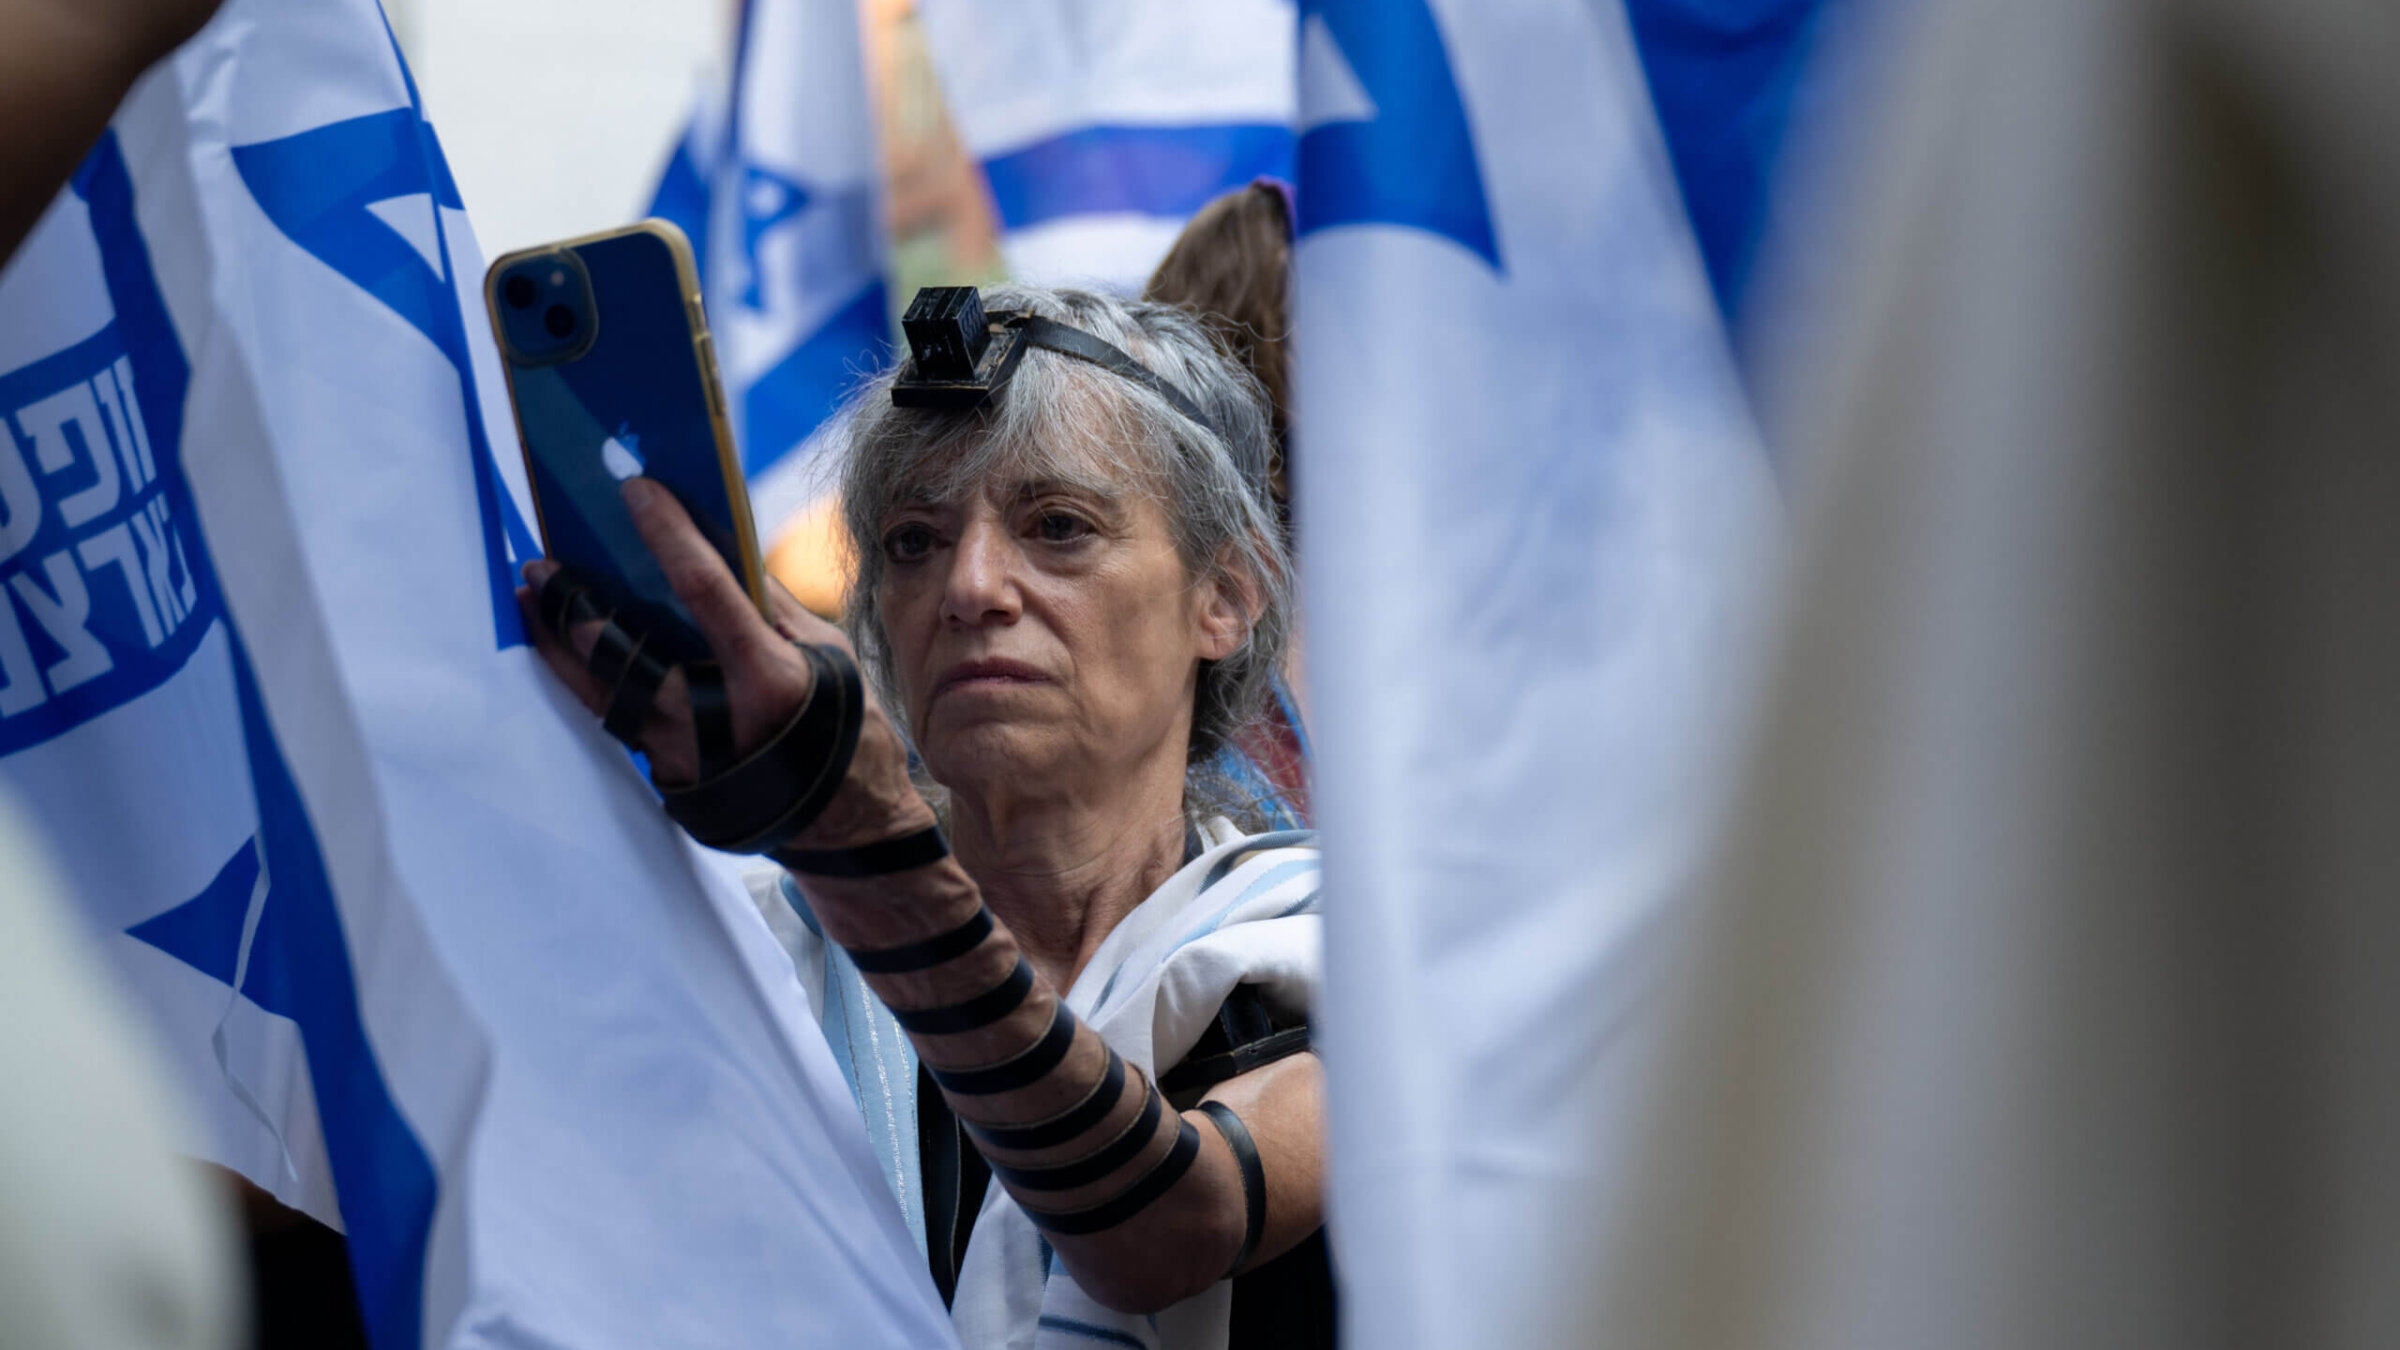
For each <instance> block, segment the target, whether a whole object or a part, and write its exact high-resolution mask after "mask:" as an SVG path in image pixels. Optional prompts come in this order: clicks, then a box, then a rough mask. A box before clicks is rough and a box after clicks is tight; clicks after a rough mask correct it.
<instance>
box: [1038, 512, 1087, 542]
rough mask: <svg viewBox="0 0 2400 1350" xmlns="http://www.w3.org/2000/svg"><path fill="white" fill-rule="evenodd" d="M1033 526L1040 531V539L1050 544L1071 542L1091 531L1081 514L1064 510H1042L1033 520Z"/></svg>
mask: <svg viewBox="0 0 2400 1350" xmlns="http://www.w3.org/2000/svg"><path fill="white" fill-rule="evenodd" d="M1034 528H1035V529H1036V530H1037V531H1039V532H1040V533H1041V536H1042V541H1043V542H1044V543H1050V544H1066V543H1072V542H1074V541H1075V540H1078V539H1081V538H1083V537H1084V536H1085V535H1087V534H1090V533H1091V532H1092V527H1091V526H1090V525H1088V524H1086V523H1085V522H1084V520H1083V518H1082V517H1081V516H1071V515H1068V514H1067V513H1066V512H1064V511H1044V512H1043V513H1042V514H1041V516H1040V517H1039V518H1038V519H1036V520H1035V521H1034Z"/></svg>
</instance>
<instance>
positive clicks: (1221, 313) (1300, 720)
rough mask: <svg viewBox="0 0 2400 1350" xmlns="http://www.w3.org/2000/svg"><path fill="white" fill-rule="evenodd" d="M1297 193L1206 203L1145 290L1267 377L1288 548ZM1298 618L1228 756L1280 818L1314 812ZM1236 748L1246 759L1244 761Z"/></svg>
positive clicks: (1285, 188) (1264, 189)
mask: <svg viewBox="0 0 2400 1350" xmlns="http://www.w3.org/2000/svg"><path fill="white" fill-rule="evenodd" d="M1292 227H1293V221H1292V196H1291V188H1290V186H1289V185H1288V184H1285V183H1283V182H1282V181H1280V180H1278V179H1273V178H1261V179H1259V180H1257V181H1256V182H1253V183H1251V184H1249V185H1248V186H1246V187H1240V188H1236V189H1234V190H1233V191H1231V192H1228V193H1225V194H1224V195H1222V196H1220V197H1218V198H1216V199H1215V200H1213V201H1211V202H1209V203H1208V205H1206V206H1203V207H1201V208H1200V210H1199V211H1198V212H1196V213H1195V214H1194V215H1193V216H1192V219H1191V221H1190V223H1188V224H1186V225H1185V226H1184V227H1183V233H1181V234H1179V235H1177V236H1176V238H1175V244H1174V247H1172V248H1170V249H1168V250H1167V256H1166V257H1165V259H1163V260H1162V261H1161V262H1160V263H1159V265H1158V270H1157V271H1156V272H1154V273H1152V274H1151V277H1150V282H1149V284H1148V285H1147V286H1145V287H1144V288H1143V290H1142V298H1143V299H1145V300H1155V301H1158V302H1159V303H1161V304H1168V305H1180V306H1182V307H1183V308H1185V309H1187V310H1190V311H1191V312H1192V313H1194V314H1197V315H1199V316H1200V319H1201V321H1202V322H1203V323H1204V324H1205V325H1207V327H1208V330H1209V333H1210V335H1211V336H1212V337H1214V338H1215V339H1216V340H1217V344H1218V345H1219V346H1220V347H1222V348H1224V350H1225V352H1226V353H1227V354H1228V355H1230V356H1231V357H1233V358H1234V359H1235V360H1236V361H1239V362H1241V363H1242V365H1243V366H1244V368H1246V369H1247V370H1249V372H1250V374H1251V375H1252V376H1253V377H1254V378H1256V379H1257V380H1258V383H1259V387H1260V389H1262V390H1263V391H1264V392H1265V393H1266V396H1267V411H1268V415H1269V418H1270V419H1271V421H1272V424H1273V427H1274V432H1275V458H1274V461H1273V463H1272V464H1271V465H1270V467H1269V469H1268V474H1267V480H1268V484H1269V487H1270V490H1271V491H1272V492H1273V493H1274V497H1275V511H1276V518H1277V520H1278V521H1279V523H1280V524H1281V525H1282V527H1283V543H1284V550H1285V552H1286V553H1296V551H1297V550H1296V549H1295V548H1294V547H1293V538H1292V508H1291V474H1290V465H1291V430H1290V428H1291V423H1290V418H1289V416H1288V412H1287V407H1288V405H1287V402H1286V391H1287V390H1288V389H1289V388H1290V373H1289V367H1288V364H1287V362H1286V359H1285V355H1284V344H1285V343H1286V341H1287V340H1288V339H1289V338H1290V336H1291V300H1290V295H1291V271H1292ZM1298 628H1299V624H1298V619H1297V616H1296V615H1295V618H1294V622H1293V640H1292V642H1291V643H1290V644H1289V645H1287V646H1286V648H1285V652H1284V662H1283V668H1282V669H1281V670H1279V671H1278V672H1276V680H1275V683H1274V686H1273V688H1272V690H1271V691H1270V693H1271V695H1272V697H1271V698H1270V700H1269V702H1268V706H1267V711H1266V715H1265V716H1263V717H1261V718H1259V719H1258V720H1257V721H1255V722H1253V723H1251V724H1250V726H1248V727H1247V728H1245V729H1244V730H1243V732H1242V734H1241V735H1240V736H1239V737H1237V738H1236V741H1235V744H1234V747H1233V752H1232V753H1230V754H1228V756H1227V757H1226V760H1227V762H1226V764H1225V768H1226V770H1227V773H1228V776H1230V777H1232V778H1234V780H1235V781H1237V782H1250V783H1254V784H1256V785H1257V787H1258V788H1259V789H1262V790H1261V791H1260V793H1259V795H1260V796H1261V799H1262V800H1263V801H1264V802H1266V803H1267V804H1268V810H1269V813H1270V815H1271V816H1272V817H1273V818H1275V819H1276V820H1277V821H1278V822H1279V823H1289V824H1305V823H1307V821H1308V819H1309V798H1308V758H1309V750H1308V730H1307V722H1306V718H1305V716H1304V715H1303V711H1302V710H1303V708H1304V707H1305V703H1306V697H1307V693H1306V689H1305V687H1304V685H1303V682H1302V679H1301V671H1300V665H1301V661H1300V657H1301V647H1300V642H1299V637H1298ZM1235 755H1239V756H1240V757H1241V758H1240V759H1238V760H1236V759H1235V757H1234V756H1235Z"/></svg>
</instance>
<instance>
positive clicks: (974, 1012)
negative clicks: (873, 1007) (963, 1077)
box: [892, 956, 1033, 1036]
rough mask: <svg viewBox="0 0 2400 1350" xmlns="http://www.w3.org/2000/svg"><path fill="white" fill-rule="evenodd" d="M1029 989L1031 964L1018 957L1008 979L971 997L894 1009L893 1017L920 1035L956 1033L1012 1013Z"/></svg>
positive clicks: (1031, 973) (1031, 988)
mask: <svg viewBox="0 0 2400 1350" xmlns="http://www.w3.org/2000/svg"><path fill="white" fill-rule="evenodd" d="M1032 992H1033V963H1032V962H1030V961H1027V960H1026V959H1025V958H1024V957H1022V956H1020V957H1018V958H1017V968H1016V969H1015V970H1012V971H1010V972H1009V973H1008V978H1007V979H1005V980H1002V981H1001V982H1000V983H998V984H996V985H993V986H992V987H991V988H989V989H986V990H984V991H983V992H982V993H980V994H977V995H976V996H975V997H973V998H970V999H966V1000H964V1001H962V1002H958V1003H951V1004H946V1005H944V1006H942V1007H939V1008H894V1009H892V1016H893V1017H894V1018H895V1019H897V1020H898V1021H899V1023H900V1026H901V1029H902V1030H904V1031H910V1032H914V1033H915V1034H917V1035H919V1036H956V1035H958V1034H959V1033H961V1032H967V1031H981V1030H983V1029H984V1028H985V1027H988V1026H990V1025H991V1024H992V1023H994V1022H997V1021H999V1020H1000V1019H1001V1018H1003V1017H1006V1016H1008V1015H1009V1014H1010V1013H1013V1012H1015V1011H1016V1010H1017V1009H1019V1008H1021V1007H1023V1006H1025V996H1026V995H1028V994H1030V993H1032Z"/></svg>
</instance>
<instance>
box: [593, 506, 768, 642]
mask: <svg viewBox="0 0 2400 1350" xmlns="http://www.w3.org/2000/svg"><path fill="white" fill-rule="evenodd" d="M624 492H625V506H626V509H627V510H629V511H631V512H632V513H633V526H634V528H635V529H637V530H640V531H641V532H642V542H643V543H645V544H648V545H649V546H650V554H651V556H652V557H654V558H656V559H658V566H659V570H660V571H662V572H664V573H665V574H666V577H667V585H668V587H669V588H670V589H672V590H673V591H674V592H675V598H676V599H678V600H680V601H682V602H683V607H684V608H685V609H686V610H689V611H690V612H691V616H692V622H694V623H695V624H698V625H699V627H700V636H702V637H704V638H706V639H708V646H709V650H711V651H713V652H715V653H716V654H717V660H718V661H719V662H720V663H722V664H723V665H724V666H725V667H726V668H727V669H728V670H732V669H735V668H738V667H742V666H758V665H764V664H766V663H767V660H768V658H769V657H770V656H771V655H772V653H770V652H769V651H768V648H770V647H773V646H774V645H776V644H777V641H778V640H777V638H776V637H775V633H774V630H773V629H771V628H769V627H767V622H766V620H765V619H763V618H760V617H759V613H758V606H756V605H754V604H752V603H750V593H749V592H747V591H745V590H743V589H742V583H741V582H739V581H737V580H735V579H734V575H733V573H732V572H731V571H729V570H727V568H726V566H725V560H724V559H723V558H720V557H718V556H717V551H716V549H714V548H712V547H710V545H709V542H708V539H707V538H706V536H704V535H702V534H701V533H700V530H699V527H697V526H695V525H693V524H692V518H691V517H690V516H689V515H687V514H685V513H684V509H683V503H681V502H678V501H676V500H675V495H674V494H673V493H671V492H668V491H667V490H666V489H665V488H662V487H660V486H659V485H658V484H656V483H653V482H651V481H650V480H649V479H646V478H634V479H628V480H627V481H626V483H625V488H624Z"/></svg>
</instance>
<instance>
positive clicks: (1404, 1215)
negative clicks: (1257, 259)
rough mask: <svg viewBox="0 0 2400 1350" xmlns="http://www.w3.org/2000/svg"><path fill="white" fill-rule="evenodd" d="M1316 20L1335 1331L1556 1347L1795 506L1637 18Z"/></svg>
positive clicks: (1454, 1) (1304, 212)
mask: <svg viewBox="0 0 2400 1350" xmlns="http://www.w3.org/2000/svg"><path fill="white" fill-rule="evenodd" d="M1302 13H1303V21H1302V28H1301V39H1300V42H1301V52H1302V65H1301V72H1302V74H1301V98H1300V115H1301V122H1302V127H1303V131H1302V136H1301V140H1300V150H1299V159H1300V178H1299V229H1300V243H1299V249H1298V257H1297V263H1296V266H1297V273H1298V296H1299V301H1298V310H1297V316H1296V322H1295V327H1296V331H1297V336H1298V341H1299V343H1300V352H1299V355H1298V357H1297V366H1296V371H1297V375H1298V393H1297V408H1298V414H1299V422H1298V428H1297V439H1296V445H1297V447H1298V450H1297V456H1296V458H1297V468H1298V472H1297V478H1298V481H1299V484H1300V490H1301V500H1300V519H1301V522H1302V525H1301V532H1300V533H1301V539H1302V543H1303V547H1304V549H1305V550H1306V556H1305V559H1304V565H1303V568H1302V576H1303V579H1304V583H1305V585H1306V587H1307V610H1308V615H1309V621H1310V624H1311V628H1310V632H1309V642H1310V650H1309V679H1310V682H1311V684H1312V686H1313V692H1314V695H1315V697H1314V705H1315V708H1316V709H1317V717H1318V719H1319V723H1318V728H1317V729H1318V736H1317V749H1318V753H1319V759H1318V763H1317V771H1318V781H1317V786H1318V795H1317V809H1318V813H1319V821H1320V824H1321V826H1322V828H1323V830H1324V838H1325V848H1326V878H1327V882H1328V897H1327V902H1326V925H1327V942H1326V961H1327V988H1326V998H1325V1007H1324V1010H1323V1030H1324V1037H1325V1044H1326V1048H1327V1058H1326V1064H1327V1072H1328V1075H1329V1090H1330V1093H1331V1098H1330V1100H1331V1112H1332V1129H1333V1138H1332V1145H1331V1164H1332V1169H1333V1192H1332V1223H1333V1227H1332V1230H1331V1231H1332V1233H1333V1235H1334V1239H1335V1241H1336V1242H1337V1244H1339V1247H1340V1251H1339V1254H1338V1255H1339V1267H1340V1269H1341V1272H1342V1275H1343V1278H1344V1281H1345V1297H1344V1302H1343V1315H1344V1317H1345V1319H1347V1320H1348V1323H1349V1325H1348V1331H1347V1334H1348V1336H1349V1337H1350V1340H1349V1343H1350V1344H1352V1345H1357V1346H1376V1347H1396V1348H1401V1350H1406V1348H1409V1347H1446V1348H1456V1350H1465V1348H1466V1347H1479V1346H1499V1345H1566V1344H1576V1343H1580V1342H1579V1341H1578V1340H1577V1338H1576V1336H1575V1335H1574V1334H1573V1330H1572V1328H1571V1327H1570V1326H1569V1325H1568V1324H1567V1323H1568V1320H1569V1319H1570V1318H1571V1317H1572V1315H1573V1313H1574V1311H1575V1309H1576V1307H1577V1305H1576V1304H1575V1303H1574V1302H1573V1300H1572V1299H1571V1297H1570V1295H1571V1292H1572V1291H1573V1290H1574V1289H1576V1288H1577V1287H1579V1286H1580V1285H1581V1284H1582V1283H1583V1282H1584V1281H1586V1280H1587V1279H1588V1277H1589V1275H1590V1273H1591V1272H1590V1269H1589V1265H1588V1258H1587V1244H1586V1243H1585V1242H1584V1241H1583V1237H1584V1235H1585V1228H1586V1225H1587V1224H1588V1222H1589V1218H1590V1216H1591V1214H1592V1213H1593V1212H1594V1210H1595V1208H1597V1207H1600V1206H1604V1205H1605V1204H1607V1203H1609V1202H1610V1199H1611V1196H1612V1194H1613V1183H1614V1182H1615V1181H1616V1180H1617V1179H1618V1177H1619V1175H1620V1174H1619V1172H1618V1170H1617V1168H1616V1166H1615V1164H1616V1162H1617V1161H1618V1158H1619V1156H1620V1155H1621V1153H1622V1151H1623V1148H1624V1141H1623V1135H1624V1133H1625V1130H1624V1115H1625V1113H1626V1111H1627V1109H1628V1101H1627V1089H1628V1086H1629V1084H1630V1083H1631V1082H1632V1081H1633V1080H1634V1078H1635V1077H1636V1073H1635V1070H1636V1068H1637V1058H1638V1057H1637V1056H1636V1055H1635V1053H1634V1049H1635V1046H1634V1044H1633V1039H1632V1036H1631V1029H1632V1028H1633V1027H1635V1026H1636V1025H1638V1024H1639V1023H1641V1022H1642V1021H1643V1020H1645V1005H1646V1003H1647V1001H1648V999H1649V997H1650V994H1651V988H1650V985H1651V983H1652V975H1653V967H1654V965H1655V964H1656V956H1657V953H1656V951H1655V947H1656V944H1657V929H1658V927H1659V922H1660V919H1661V917H1662V914H1663V912H1664V911H1665V910H1666V909H1667V908H1669V907H1671V906H1672V905H1673V904H1674V903H1675V902H1676V901H1677V900H1678V899H1679V898H1680V897H1681V896H1682V894H1683V892H1684V891H1685V890H1686V888H1687V887H1688V885H1689V884H1690V882H1691V875H1692V872H1693V865H1694V861H1695V854H1696V845H1697V841H1698V839H1697V837H1698V835H1699V833H1700V829H1701V826H1702V823H1703V818H1704V816H1705V815H1706V810H1705V808H1706V806H1707V803H1708V801H1709V798H1710V796H1711V786H1712V783H1713V781H1714V779H1713V775H1712V772H1711V770H1712V769H1713V768H1714V767H1715V761H1716V758H1717V755H1716V750H1717V742H1718V741H1719V740H1720V739H1722V737H1721V733H1722V731H1723V728H1724V725H1725V723H1726V722H1728V721H1729V720H1730V713H1731V709H1732V707H1733V705H1734V703H1735V701H1736V699H1737V697H1738V695H1739V693H1740V692H1741V690H1742V687H1743V686H1744V684H1745V683H1746V681H1745V679H1744V678H1743V676H1742V671H1743V667H1744V664H1745V663H1744V659H1743V658H1744V657H1745V655H1746V654H1747V652H1748V650H1749V648H1750V646H1751V637H1750V630H1751V627H1752V624H1753V621H1754V613H1755V609H1756V608H1757V602H1758V601H1759V599H1760V598H1761V592H1762V591H1763V590H1764V583H1765V580H1766V576H1767V573H1768V571H1769V569H1770V567H1771V566H1772V563H1773V560H1774V558H1775V557H1776V555H1777V551H1778V539H1779V536H1780V524H1779V520H1780V514H1779V508H1778V505H1777V502H1776V498H1775V491H1774V488H1773V485H1772V482H1771V480H1770V477H1769V474H1768V471H1767V465H1766V461H1765V458H1764V455H1763V453H1762V452H1761V450H1760V447H1759V445H1758V442H1757V438H1756V436H1755V433H1754V431H1753V429H1752V426H1751V424H1750V421H1749V419H1748V415H1747V413H1746V411H1745V407H1744V402H1743V398H1742V394H1741V391H1740V388H1739V385H1738V383H1737V381H1736V378H1735V374H1734V371H1733V367H1732V362H1731V357H1730V355H1729V353H1728V351H1727V347H1726V342H1725V338H1724V332H1723V326H1722V324H1721V322H1720V320H1719V317H1718V311H1717V306H1716V305H1715V303H1714V302H1713V300H1712V297H1711V294H1710V289H1709V283H1708V279H1707V276H1706V273H1705V270H1704V268H1703V266H1702V263H1701V256H1700V252H1699V250H1698V248H1697V247H1696V245H1695V244H1694V241H1693V238H1692V234H1691V231H1690V229H1689V227H1688V226H1687V225H1686V223H1685V220H1684V217H1683V214H1682V211H1681V210H1680V208H1679V205H1678V202H1677V195H1676V189H1675V183H1674V181H1673V179H1672V178H1671V177H1670V175H1669V172H1668V170H1667V167H1666V165H1667V157H1666V154H1665V150H1664V147H1663V145H1662V144H1661V141H1660V137H1659V132H1658V129H1657V126H1656V123H1655V121H1654V119H1653V117H1652V114H1651V104H1650V100H1649V97H1648V95H1647V93H1646V91H1645V89H1644V86H1643V79H1642V72H1641V70H1640V68H1639V66H1638V65H1637V64H1636V59H1635V54H1634V49H1633V46H1632V42H1631V38H1630V36H1629V33H1628V28H1627V25H1626V21H1625V17H1624V15H1623V13H1622V11H1621V10H1620V9H1619V8H1618V6H1617V5H1616V4H1614V3H1605V4H1593V3H1590V0H1433V2H1432V3H1428V0H1309V2H1308V3H1305V4H1303V6H1302Z"/></svg>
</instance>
